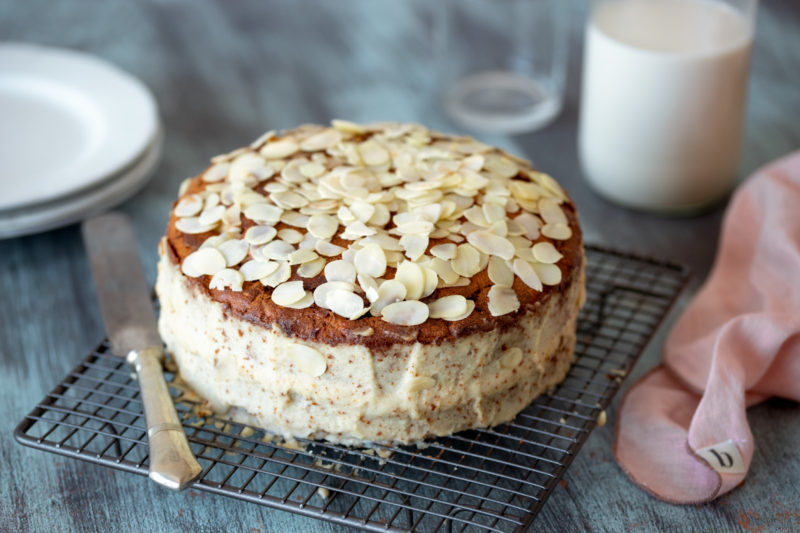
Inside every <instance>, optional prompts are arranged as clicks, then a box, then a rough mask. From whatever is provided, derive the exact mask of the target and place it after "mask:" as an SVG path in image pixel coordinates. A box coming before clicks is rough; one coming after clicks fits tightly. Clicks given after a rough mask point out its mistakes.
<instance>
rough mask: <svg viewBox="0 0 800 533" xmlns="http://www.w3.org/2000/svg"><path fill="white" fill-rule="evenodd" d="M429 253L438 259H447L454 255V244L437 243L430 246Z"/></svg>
mask: <svg viewBox="0 0 800 533" xmlns="http://www.w3.org/2000/svg"><path fill="white" fill-rule="evenodd" d="M431 254H433V256H434V257H438V258H439V259H444V260H445V261H449V260H450V259H453V258H454V257H455V256H456V245H455V244H451V243H446V244H437V245H436V246H433V247H432V248H431Z"/></svg>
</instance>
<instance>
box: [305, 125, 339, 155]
mask: <svg viewBox="0 0 800 533" xmlns="http://www.w3.org/2000/svg"><path fill="white" fill-rule="evenodd" d="M341 141H342V132H340V131H338V130H335V129H333V128H326V129H324V130H322V131H321V132H319V133H315V134H314V135H312V136H310V137H307V138H306V139H304V140H303V142H301V143H300V148H301V149H302V150H303V151H304V152H316V151H319V150H325V149H327V148H330V147H332V146H334V145H336V144H339V143H340V142H341Z"/></svg>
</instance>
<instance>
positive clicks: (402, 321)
mask: <svg viewBox="0 0 800 533" xmlns="http://www.w3.org/2000/svg"><path fill="white" fill-rule="evenodd" d="M381 319H383V320H384V321H386V322H389V323H390V324H396V325H398V326H416V325H418V324H422V323H423V322H425V321H426V320H427V319H428V306H427V305H425V304H424V303H422V302H420V301H417V300H406V301H403V302H395V303H393V304H389V305H387V306H386V307H384V308H383V309H382V310H381Z"/></svg>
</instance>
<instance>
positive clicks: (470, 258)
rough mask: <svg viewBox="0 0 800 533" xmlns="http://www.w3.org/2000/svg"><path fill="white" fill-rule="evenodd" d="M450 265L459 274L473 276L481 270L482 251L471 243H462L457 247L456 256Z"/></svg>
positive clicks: (466, 276)
mask: <svg viewBox="0 0 800 533" xmlns="http://www.w3.org/2000/svg"><path fill="white" fill-rule="evenodd" d="M450 266H451V267H452V269H453V271H454V272H455V273H456V274H458V275H459V276H464V277H465V278H471V277H472V276H474V275H475V274H477V273H478V272H480V270H481V256H480V253H479V252H478V250H477V249H476V248H474V247H473V246H472V245H470V244H460V245H459V246H458V248H456V256H455V257H454V258H453V259H451V260H450ZM434 270H436V269H435V268H434ZM437 272H438V270H437Z"/></svg>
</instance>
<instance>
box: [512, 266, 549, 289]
mask: <svg viewBox="0 0 800 533" xmlns="http://www.w3.org/2000/svg"><path fill="white" fill-rule="evenodd" d="M511 269H512V270H513V271H514V274H516V275H517V277H518V278H519V279H521V280H522V282H523V283H525V285H527V286H528V287H530V288H531V289H533V290H536V291H541V290H542V281H541V280H540V279H539V276H538V275H537V273H536V271H535V270H534V268H533V267H532V266H531V264H530V263H528V262H527V261H525V260H524V259H519V258H517V259H514V262H513V263H512V265H511Z"/></svg>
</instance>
